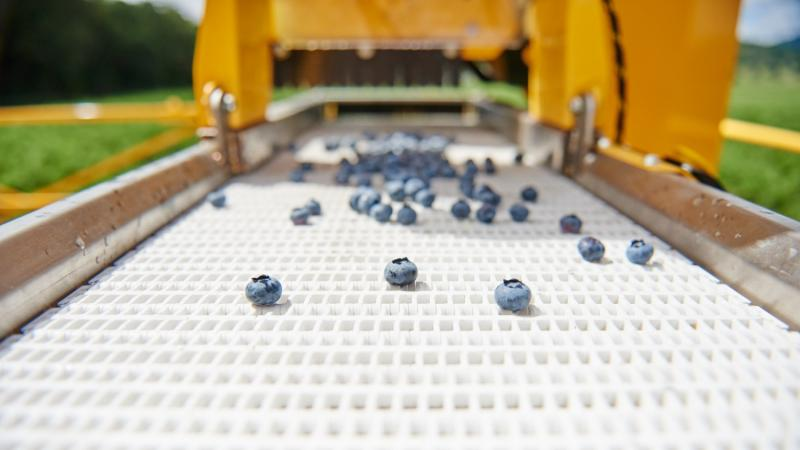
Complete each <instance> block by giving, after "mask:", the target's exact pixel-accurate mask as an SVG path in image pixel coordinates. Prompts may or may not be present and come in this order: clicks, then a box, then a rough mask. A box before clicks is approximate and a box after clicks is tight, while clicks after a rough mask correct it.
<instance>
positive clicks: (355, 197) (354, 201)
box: [350, 187, 370, 212]
mask: <svg viewBox="0 0 800 450" xmlns="http://www.w3.org/2000/svg"><path fill="white" fill-rule="evenodd" d="M369 190H370V188H367V187H360V188H358V189H356V191H355V192H353V194H352V195H351V196H350V209H352V210H353V211H355V212H361V210H359V209H358V201H359V200H360V199H361V196H362V195H363V194H365V193H366V192H368V191H369Z"/></svg>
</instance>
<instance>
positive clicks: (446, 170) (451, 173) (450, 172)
mask: <svg viewBox="0 0 800 450" xmlns="http://www.w3.org/2000/svg"><path fill="white" fill-rule="evenodd" d="M439 175H440V176H442V177H444V178H455V177H456V169H454V168H453V166H451V165H449V164H448V165H443V166H442V167H440V168H439Z"/></svg>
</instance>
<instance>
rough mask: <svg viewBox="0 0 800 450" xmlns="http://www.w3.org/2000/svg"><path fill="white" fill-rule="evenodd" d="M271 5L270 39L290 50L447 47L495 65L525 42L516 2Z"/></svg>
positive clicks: (285, 0)
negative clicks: (494, 59) (513, 46)
mask: <svg viewBox="0 0 800 450" xmlns="http://www.w3.org/2000/svg"><path fill="white" fill-rule="evenodd" d="M271 3H272V14H273V17H274V26H273V27H272V30H271V33H270V38H271V40H272V41H273V42H278V43H280V44H281V45H282V46H283V47H285V48H290V49H291V48H300V49H326V48H331V49H334V48H337V47H339V46H340V45H342V44H343V43H349V44H352V45H355V46H358V45H365V46H372V47H377V48H383V47H390V48H414V46H418V47H423V46H430V47H433V48H436V47H441V46H444V45H445V44H448V45H454V46H455V48H461V49H465V50H466V54H468V55H477V54H478V53H482V54H483V55H486V56H487V57H489V59H491V57H492V56H493V55H494V56H496V55H497V54H499V52H501V51H502V49H503V48H505V47H507V46H509V45H510V44H512V43H514V42H516V41H518V40H520V38H521V27H520V20H519V17H520V14H521V12H522V9H521V8H520V7H519V3H520V2H519V1H517V0H469V1H464V0H369V1H365V0H335V1H331V0H272V1H271ZM352 45H350V46H352ZM482 49H483V50H482ZM489 49H492V50H489ZM483 57H484V56H480V59H483Z"/></svg>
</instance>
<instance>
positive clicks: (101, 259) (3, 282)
mask: <svg viewBox="0 0 800 450" xmlns="http://www.w3.org/2000/svg"><path fill="white" fill-rule="evenodd" d="M215 151H216V147H215V146H214V145H213V144H210V143H207V142H206V143H201V144H198V145H196V146H193V147H190V148H189V149H187V150H185V151H183V152H181V153H179V154H177V155H174V156H170V157H167V158H164V159H162V160H160V161H157V162H154V163H152V164H150V165H147V166H144V167H142V168H141V169H138V170H135V171H133V172H130V173H128V174H126V175H124V176H121V177H119V178H116V179H114V180H111V181H108V182H105V183H102V184H100V185H97V186H95V187H93V188H90V189H87V190H86V191H83V192H80V193H77V194H74V195H72V196H70V197H68V198H66V199H64V200H61V201H58V202H56V203H53V204H51V205H49V206H47V207H45V208H42V209H40V210H38V211H36V212H33V213H30V214H28V215H26V216H23V217H21V218H19V219H16V220H14V221H12V222H9V223H6V224H4V225H2V227H0V254H3V255H6V256H5V257H4V258H2V259H0V336H4V335H7V334H10V333H12V332H14V331H15V330H16V329H17V328H19V327H20V326H21V325H23V324H24V323H25V322H27V321H28V320H30V319H31V318H33V317H35V316H36V315H37V314H39V313H40V312H41V311H42V310H43V309H45V308H47V307H49V306H50V305H52V304H53V303H54V302H56V301H57V300H58V299H60V298H62V297H63V296H64V295H66V294H67V293H69V292H70V291H72V290H73V289H75V288H76V287H78V286H80V285H81V284H82V283H84V282H85V281H86V280H87V279H89V278H90V277H91V276H92V275H94V274H95V273H97V272H99V271H100V270H102V269H103V268H104V267H106V266H108V265H109V264H111V263H112V262H113V261H114V260H115V259H116V258H118V257H119V256H121V255H122V254H123V253H124V252H126V251H128V250H129V249H131V248H132V247H134V246H135V245H136V244H137V243H139V242H140V241H142V240H143V239H145V238H146V237H147V236H149V235H150V234H152V233H153V232H154V231H156V230H157V229H159V228H160V227H162V226H164V225H165V224H166V223H167V222H169V221H170V220H172V219H173V218H175V217H176V216H177V215H178V214H180V213H181V212H183V211H185V210H186V209H187V208H189V207H190V206H192V205H193V204H194V203H195V202H197V201H198V200H200V199H202V198H203V196H205V195H206V194H207V193H208V192H209V191H211V190H212V189H214V188H215V187H216V186H218V185H219V184H220V183H222V182H223V181H224V180H225V178H226V172H227V171H226V170H225V169H224V167H223V166H222V165H220V164H219V163H218V162H217V161H216V160H215V158H213V156H212V155H213V154H214V152H215Z"/></svg>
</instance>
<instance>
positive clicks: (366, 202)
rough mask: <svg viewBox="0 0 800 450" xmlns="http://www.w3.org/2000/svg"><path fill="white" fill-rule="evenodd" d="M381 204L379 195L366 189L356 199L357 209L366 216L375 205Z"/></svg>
mask: <svg viewBox="0 0 800 450" xmlns="http://www.w3.org/2000/svg"><path fill="white" fill-rule="evenodd" d="M380 202H381V194H379V193H378V192H376V191H375V190H374V189H368V190H366V191H364V193H362V194H361V195H359V197H358V203H357V208H358V210H359V211H360V212H362V213H364V214H368V213H369V211H370V208H372V207H373V206H375V205H377V204H378V203H380Z"/></svg>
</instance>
